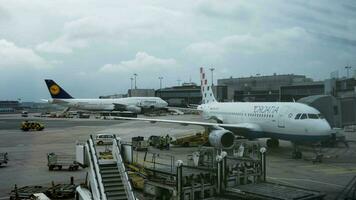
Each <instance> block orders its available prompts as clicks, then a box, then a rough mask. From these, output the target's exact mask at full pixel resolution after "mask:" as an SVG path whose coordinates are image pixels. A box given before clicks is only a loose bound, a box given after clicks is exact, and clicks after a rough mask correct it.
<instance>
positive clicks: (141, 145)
mask: <svg viewBox="0 0 356 200" xmlns="http://www.w3.org/2000/svg"><path fill="white" fill-rule="evenodd" d="M131 141H132V148H133V150H136V151H147V150H148V146H149V145H148V141H147V140H145V138H144V137H142V136H137V137H133V138H132V139H131Z"/></svg>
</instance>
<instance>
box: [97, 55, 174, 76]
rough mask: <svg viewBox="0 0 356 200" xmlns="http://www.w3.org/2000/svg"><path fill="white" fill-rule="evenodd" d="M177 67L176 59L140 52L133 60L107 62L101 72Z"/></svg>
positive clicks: (152, 70)
mask: <svg viewBox="0 0 356 200" xmlns="http://www.w3.org/2000/svg"><path fill="white" fill-rule="evenodd" d="M176 67H177V62H176V60H175V59H172V58H169V59H162V58H157V57H154V56H151V55H149V54H147V53H146V52H138V53H136V56H135V58H134V59H133V60H127V61H122V62H120V63H119V64H106V65H104V66H103V67H101V68H100V71H101V72H107V73H111V72H122V73H126V72H130V73H132V72H141V73H142V72H147V71H149V72H160V71H162V70H170V69H172V68H176Z"/></svg>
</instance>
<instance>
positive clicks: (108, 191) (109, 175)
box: [76, 136, 135, 200]
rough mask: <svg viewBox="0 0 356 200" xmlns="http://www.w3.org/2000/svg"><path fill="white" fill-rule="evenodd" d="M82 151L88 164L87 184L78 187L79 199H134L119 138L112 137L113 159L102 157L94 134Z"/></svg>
mask: <svg viewBox="0 0 356 200" xmlns="http://www.w3.org/2000/svg"><path fill="white" fill-rule="evenodd" d="M78 149H82V150H83V151H82V152H79V151H77V153H82V154H84V155H83V156H79V157H84V158H87V159H84V160H85V162H86V163H84V165H86V166H88V167H87V170H88V177H87V181H86V184H84V185H81V186H78V187H77V188H76V195H77V199H83V200H89V199H93V200H120V199H128V200H134V199H135V196H134V193H133V190H132V187H131V183H130V181H129V177H128V173H127V171H126V167H125V165H124V161H123V158H122V155H121V154H122V145H121V144H120V140H119V138H117V137H116V136H114V138H113V139H112V159H102V158H100V156H99V154H100V152H99V151H100V150H101V149H100V148H99V147H98V146H97V145H96V142H95V141H94V139H93V136H90V139H89V140H88V141H87V143H86V144H85V147H84V148H78Z"/></svg>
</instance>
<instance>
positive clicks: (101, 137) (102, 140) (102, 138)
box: [95, 133, 114, 145]
mask: <svg viewBox="0 0 356 200" xmlns="http://www.w3.org/2000/svg"><path fill="white" fill-rule="evenodd" d="M113 139H114V135H113V134H108V133H102V134H97V135H96V137H95V141H96V144H98V145H103V144H112V140H113Z"/></svg>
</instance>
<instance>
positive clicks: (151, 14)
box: [36, 5, 189, 54]
mask: <svg viewBox="0 0 356 200" xmlns="http://www.w3.org/2000/svg"><path fill="white" fill-rule="evenodd" d="M136 10H137V13H142V12H145V15H144V16H141V15H137V14H136V12H135V13H128V14H127V15H125V14H123V13H118V12H117V11H116V10H115V11H113V12H107V13H105V12H102V13H98V14H97V15H92V16H83V17H80V18H77V19H74V20H71V21H67V22H65V23H64V25H63V28H62V30H61V36H59V37H57V38H56V39H54V40H52V41H45V42H42V43H40V44H38V45H37V46H36V50H37V51H41V52H46V53H60V54H69V53H73V51H74V50H75V49H82V48H86V47H90V45H91V44H93V43H95V42H97V41H99V42H100V43H101V44H103V43H109V44H112V43H116V44H117V43H120V42H123V43H127V42H128V41H130V40H134V41H135V40H137V39H147V38H154V37H170V36H171V35H175V34H177V33H179V32H185V33H186V32H189V31H187V30H185V29H184V28H179V27H180V25H179V24H180V22H181V21H180V20H179V19H180V18H181V17H182V15H181V13H180V12H178V11H174V10H170V9H167V8H163V7H156V6H143V5H138V6H137V8H136ZM131 12H132V10H131ZM172 22H176V23H173V24H172ZM168 32H170V34H167V33H168Z"/></svg>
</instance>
